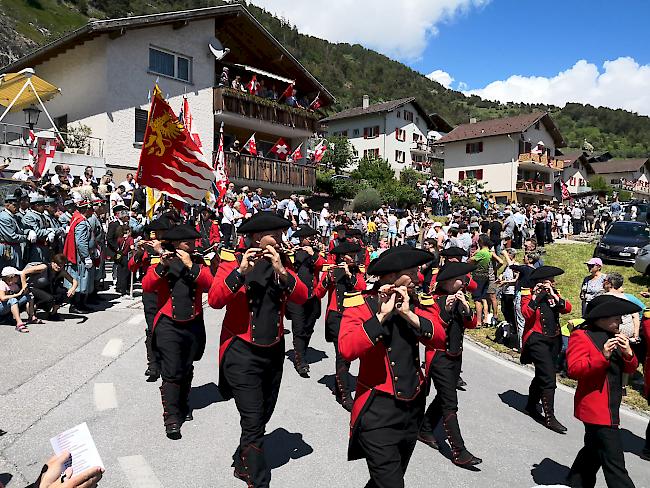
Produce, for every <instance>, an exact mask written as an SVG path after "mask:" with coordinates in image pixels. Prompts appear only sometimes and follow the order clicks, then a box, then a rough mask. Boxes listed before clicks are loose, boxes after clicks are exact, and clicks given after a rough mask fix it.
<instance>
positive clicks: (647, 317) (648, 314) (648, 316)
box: [643, 310, 650, 319]
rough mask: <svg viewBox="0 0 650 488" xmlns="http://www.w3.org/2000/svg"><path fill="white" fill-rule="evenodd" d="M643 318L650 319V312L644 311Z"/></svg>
mask: <svg viewBox="0 0 650 488" xmlns="http://www.w3.org/2000/svg"><path fill="white" fill-rule="evenodd" d="M643 318H644V319H650V310H644V311H643Z"/></svg>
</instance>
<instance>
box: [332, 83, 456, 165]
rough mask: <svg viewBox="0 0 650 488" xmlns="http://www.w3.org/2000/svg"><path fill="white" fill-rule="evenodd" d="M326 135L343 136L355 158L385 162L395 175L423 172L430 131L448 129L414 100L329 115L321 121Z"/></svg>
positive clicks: (428, 158) (427, 159) (367, 105)
mask: <svg viewBox="0 0 650 488" xmlns="http://www.w3.org/2000/svg"><path fill="white" fill-rule="evenodd" d="M321 122H322V123H323V124H324V125H325V126H326V132H327V135H335V136H343V137H347V138H348V140H349V141H350V144H351V145H352V149H353V153H354V156H355V159H356V160H357V161H358V160H359V159H361V158H364V157H379V158H383V159H386V160H387V161H388V162H389V163H390V165H391V167H392V168H393V169H395V171H396V172H397V173H398V174H399V172H400V171H401V170H403V169H404V168H415V169H418V170H420V171H423V170H424V171H426V169H427V168H428V167H429V166H430V163H431V161H432V159H433V153H432V149H431V147H430V144H429V133H430V132H432V131H440V132H443V131H444V132H448V131H449V130H450V129H451V126H449V124H448V123H447V122H445V121H444V120H443V119H442V118H441V117H437V118H435V119H434V118H432V117H431V116H429V115H428V114H427V113H426V112H425V111H424V109H422V107H421V106H420V105H419V104H418V103H417V101H416V100H415V98H413V97H411V98H402V99H399V100H391V101H389V102H381V103H376V104H372V105H371V104H370V99H369V97H368V96H364V97H363V103H362V105H361V107H355V108H352V109H349V110H344V111H342V112H339V113H336V114H333V115H331V116H329V117H326V118H324V119H322V120H321Z"/></svg>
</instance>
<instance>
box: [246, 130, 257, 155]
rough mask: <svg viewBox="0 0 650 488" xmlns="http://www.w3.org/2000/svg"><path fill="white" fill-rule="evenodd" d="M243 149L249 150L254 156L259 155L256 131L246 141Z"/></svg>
mask: <svg viewBox="0 0 650 488" xmlns="http://www.w3.org/2000/svg"><path fill="white" fill-rule="evenodd" d="M243 149H245V150H246V151H248V152H249V153H250V154H251V155H252V156H257V143H256V142H255V133H253V135H252V136H251V137H250V139H248V141H246V144H244V147H243Z"/></svg>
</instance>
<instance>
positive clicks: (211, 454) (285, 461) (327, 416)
mask: <svg viewBox="0 0 650 488" xmlns="http://www.w3.org/2000/svg"><path fill="white" fill-rule="evenodd" d="M221 317H222V313H221V312H220V311H215V310H208V311H207V312H206V323H207V324H208V327H207V329H208V344H207V347H206V354H205V356H204V358H203V360H202V361H201V362H200V363H198V364H197V365H196V378H195V380H194V389H193V391H192V396H191V403H192V404H193V406H194V408H195V413H194V418H195V420H194V422H192V423H188V424H186V425H185V426H184V427H183V439H181V440H180V441H177V442H173V441H169V440H167V439H166V437H165V435H164V431H163V427H162V409H161V405H160V395H159V392H158V388H157V385H155V384H150V383H146V382H145V381H144V376H143V375H142V373H143V370H144V357H145V351H144V340H143V336H144V334H143V323H144V318H143V316H142V310H141V308H139V304H138V303H137V302H136V303H133V302H123V303H119V304H118V305H117V306H113V307H111V308H110V309H108V310H106V311H103V312H97V313H94V314H90V315H88V316H87V317H84V318H81V319H80V318H76V319H73V318H68V319H66V321H65V322H63V323H52V324H46V325H41V326H32V332H31V333H30V334H26V335H23V334H18V333H16V332H14V330H13V328H12V327H9V326H0V344H2V346H1V348H2V360H1V361H2V362H1V364H2V367H1V368H0V428H2V429H4V430H5V431H7V432H8V433H7V434H6V435H4V436H2V437H0V482H2V483H5V484H6V485H7V486H8V487H10V488H14V487H16V488H22V487H23V486H25V485H26V484H27V483H29V482H32V481H33V480H34V478H35V477H36V474H37V473H38V471H39V468H40V466H41V463H42V461H43V460H44V459H46V458H47V457H49V456H50V455H51V448H50V445H49V439H50V437H52V436H53V435H55V434H57V433H59V432H61V431H63V430H66V429H68V428H70V427H72V426H74V425H77V424H79V423H81V422H84V421H85V422H87V423H88V425H89V427H90V431H91V433H92V435H93V437H94V438H95V440H96V443H97V446H98V449H99V452H100V454H101V456H102V459H103V461H104V463H105V465H106V470H107V471H106V474H105V477H104V480H103V481H102V483H101V486H102V487H103V488H129V487H131V488H160V487H163V486H164V487H166V488H177V487H178V488H181V487H192V488H207V487H220V488H221V487H235V488H241V487H243V483H242V482H241V481H239V480H236V479H235V478H233V477H232V468H230V464H231V455H232V452H233V450H234V448H235V446H236V444H237V439H238V435H239V425H238V416H237V412H236V410H235V406H234V402H232V401H231V402H223V401H221V398H220V396H219V392H218V390H217V387H216V384H215V383H216V382H217V378H218V375H217V346H218V335H219V324H220V318H221ZM322 331H323V322H322V320H321V321H320V323H319V325H318V326H317V333H316V334H315V338H314V341H313V344H312V345H313V350H311V351H310V352H311V353H310V357H309V359H310V360H311V361H314V362H313V364H312V375H311V376H312V377H311V378H310V379H302V378H300V377H298V376H297V374H295V372H294V370H293V368H292V366H291V363H290V362H289V360H288V359H287V361H286V363H285V375H284V379H283V383H282V390H281V392H280V398H279V402H278V406H277V409H276V411H275V415H274V417H273V419H272V420H271V423H270V424H269V426H268V437H267V440H266V446H267V450H268V457H269V462H270V463H271V465H272V466H273V467H274V469H273V481H272V483H273V486H275V487H282V488H293V487H305V486H311V487H323V488H335V487H346V488H347V487H361V486H364V485H365V482H366V481H367V471H366V466H365V463H364V462H363V461H356V462H348V461H346V447H347V433H348V414H347V412H345V411H344V410H343V409H342V408H341V407H339V406H338V404H337V403H336V402H335V400H334V397H333V395H332V394H331V393H330V390H329V386H328V385H331V384H332V373H333V371H334V360H333V351H332V347H331V345H330V344H327V343H325V341H324V339H323V332H322ZM290 337H291V336H288V337H287V339H288V345H287V350H290V349H291V347H290V345H289V344H290ZM463 376H464V378H465V379H466V380H467V382H468V383H469V387H468V389H467V391H466V392H461V393H460V421H461V427H462V430H463V432H464V434H465V440H466V443H467V446H468V448H469V449H470V450H471V451H472V452H473V453H475V454H476V455H478V456H480V457H482V458H483V460H484V462H483V464H482V465H481V466H480V468H481V471H480V472H470V471H466V470H463V469H460V468H457V467H455V466H453V465H452V464H451V462H450V461H449V460H448V459H447V458H446V457H445V456H448V455H449V451H448V449H446V450H444V451H443V452H442V453H441V452H438V451H434V450H431V449H430V448H428V447H426V446H424V445H422V444H420V445H418V446H417V448H416V450H415V453H414V455H413V458H412V460H411V464H410V467H409V471H408V473H407V478H406V486H408V487H425V486H426V487H428V486H454V487H459V488H460V487H471V488H475V487H477V486H480V487H489V486H494V487H504V486H507V487H512V488H519V487H532V486H536V485H554V484H561V482H562V481H563V477H564V475H565V474H566V472H567V470H568V466H570V465H571V463H572V461H573V459H574V457H575V454H576V453H577V451H578V449H579V448H580V447H581V444H582V434H583V429H582V425H581V424H580V423H579V422H578V421H576V420H575V419H573V418H572V401H573V396H572V394H571V392H570V390H568V389H564V388H563V389H561V390H560V391H559V392H558V394H557V403H558V405H557V414H558V416H559V418H560V419H561V420H562V421H563V422H564V423H565V424H566V425H567V426H568V428H569V433H568V435H566V436H560V435H558V434H554V433H552V432H550V431H549V430H547V429H545V428H543V427H541V426H539V425H537V424H535V423H534V422H532V421H531V420H530V419H529V418H528V417H526V416H525V415H523V414H522V413H520V411H519V409H521V408H522V407H523V405H524V403H525V397H524V396H523V395H524V394H525V393H526V392H527V387H528V383H529V381H530V376H531V374H530V372H529V371H528V370H525V369H523V368H521V367H519V366H517V365H514V364H512V363H509V362H506V361H503V360H501V359H499V358H496V357H495V356H493V355H491V354H489V353H486V352H484V351H483V350H482V349H479V348H477V347H476V346H473V345H471V344H468V345H467V347H466V352H465V359H464V375H463ZM647 422H648V420H647V418H642V417H639V416H638V415H636V414H632V413H629V412H628V413H624V414H623V416H622V424H623V434H624V439H625V448H626V450H627V452H626V456H625V457H626V462H627V466H628V469H629V471H630V473H631V476H632V478H633V479H634V480H635V482H636V486H637V487H639V488H643V487H646V488H650V463H648V462H646V461H643V460H641V459H640V458H639V457H638V454H639V453H640V451H641V449H642V446H643V436H644V434H645V427H646V425H647ZM598 486H604V482H603V481H602V480H601V481H600V484H599V485H598Z"/></svg>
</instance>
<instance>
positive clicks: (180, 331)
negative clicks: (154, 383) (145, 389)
mask: <svg viewBox="0 0 650 488" xmlns="http://www.w3.org/2000/svg"><path fill="white" fill-rule="evenodd" d="M153 347H154V351H155V352H156V354H157V356H158V357H159V358H160V370H161V376H162V379H163V381H168V382H171V383H180V382H181V381H183V380H184V379H185V378H186V377H188V376H190V375H191V374H192V371H193V366H192V363H193V362H194V361H198V360H199V359H201V357H203V352H204V351H205V325H204V323H203V316H202V315H200V316H198V317H196V318H195V319H194V320H192V321H190V322H176V321H174V320H172V319H171V318H169V317H167V316H166V315H162V316H161V317H160V318H159V319H158V323H157V324H156V328H155V329H154V334H153Z"/></svg>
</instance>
